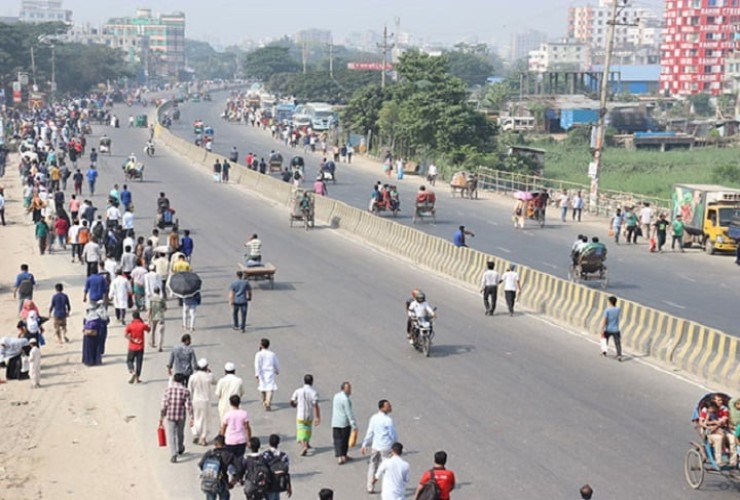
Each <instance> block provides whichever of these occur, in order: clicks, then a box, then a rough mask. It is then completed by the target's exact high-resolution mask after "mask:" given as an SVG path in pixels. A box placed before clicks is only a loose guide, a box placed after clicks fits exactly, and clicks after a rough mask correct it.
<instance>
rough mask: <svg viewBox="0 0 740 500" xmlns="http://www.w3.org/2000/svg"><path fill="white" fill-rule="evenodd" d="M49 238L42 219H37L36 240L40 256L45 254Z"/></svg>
mask: <svg viewBox="0 0 740 500" xmlns="http://www.w3.org/2000/svg"><path fill="white" fill-rule="evenodd" d="M48 237H49V226H47V225H46V222H44V219H39V220H38V222H36V239H37V240H38V242H39V251H40V252H41V255H44V254H45V253H46V246H47V243H48V241H47V239H48Z"/></svg>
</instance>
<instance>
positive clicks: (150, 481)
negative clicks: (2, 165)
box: [0, 155, 167, 499]
mask: <svg viewBox="0 0 740 500" xmlns="http://www.w3.org/2000/svg"><path fill="white" fill-rule="evenodd" d="M16 165H17V156H15V155H11V157H10V158H9V161H8V169H7V171H6V176H5V177H3V178H2V179H0V184H1V185H3V186H4V187H5V196H6V202H7V203H6V219H7V222H8V225H7V226H5V227H2V226H0V255H1V256H2V258H0V328H2V333H0V336H14V335H15V332H16V329H15V324H16V322H17V321H18V317H17V302H16V300H15V299H13V284H14V280H15V276H16V274H17V273H18V272H19V267H20V265H21V264H22V263H26V264H28V265H29V266H30V269H31V272H32V273H33V274H34V275H35V277H36V280H37V282H38V283H39V285H40V286H39V288H38V289H37V291H36V293H34V301H35V302H36V304H37V305H38V307H39V309H40V310H41V312H42V315H46V314H47V313H48V307H49V300H50V298H51V295H52V292H53V286H54V284H55V283H58V282H61V283H63V284H64V286H65V292H67V293H68V295H69V297H70V301H71V302H72V317H71V318H70V321H69V338H70V341H71V342H70V343H69V344H66V345H63V346H59V345H58V344H57V343H56V340H55V339H54V335H53V330H52V329H51V327H50V325H48V324H47V328H46V333H45V337H46V340H47V345H46V346H45V347H43V348H42V352H41V356H42V358H41V388H40V389H32V388H31V385H30V383H29V382H28V381H10V382H8V383H5V384H1V385H0V411H1V412H2V417H1V418H2V422H3V430H4V437H5V439H4V446H3V447H1V448H0V499H17V498H27V499H41V498H48V499H57V498H75V499H88V498H89V499H94V498H95V499H97V498H108V499H119V498H120V499H128V498H137V497H138V498H166V497H167V495H166V493H165V492H164V490H163V489H162V487H161V485H160V484H159V482H158V481H157V477H156V475H155V472H156V470H157V467H156V466H153V464H151V463H149V462H148V460H149V458H148V456H149V455H151V454H150V453H148V452H147V450H150V449H151V448H152V447H153V446H155V445H154V430H152V435H151V439H150V440H148V441H146V443H145V442H144V439H143V437H142V436H141V435H140V433H139V432H137V430H136V428H135V426H134V425H133V421H134V420H135V418H136V416H135V415H127V414H126V412H125V411H124V409H123V408H124V406H125V405H124V399H123V398H124V397H125V395H124V394H123V393H121V392H120V391H119V390H118V389H117V387H120V381H121V373H122V370H124V368H123V367H122V366H121V363H122V362H123V361H124V360H125V348H126V343H125V342H124V341H123V340H122V339H119V338H118V336H119V334H120V332H119V331H118V330H115V331H114V332H113V333H112V335H109V340H108V342H107V345H106V354H105V356H104V358H103V363H104V364H103V366H99V367H94V368H89V367H86V366H84V365H83V364H82V363H81V356H82V354H81V353H82V333H81V332H82V318H83V313H84V303H83V302H82V287H83V284H84V269H83V267H82V266H81V265H79V264H72V263H71V262H70V256H69V253H68V252H62V251H61V250H58V249H57V250H56V251H55V252H54V253H53V254H52V255H45V256H41V255H39V253H38V249H37V245H36V244H35V240H34V236H33V227H32V225H31V223H30V219H29V217H28V216H27V215H26V214H25V213H24V210H23V207H22V200H21V186H20V180H19V175H18V171H17V168H16ZM2 379H3V380H4V379H5V374H4V373H3V376H2Z"/></svg>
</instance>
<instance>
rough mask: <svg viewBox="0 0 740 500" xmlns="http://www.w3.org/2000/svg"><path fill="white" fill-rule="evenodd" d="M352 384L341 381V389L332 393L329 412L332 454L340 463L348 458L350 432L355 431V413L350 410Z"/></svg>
mask: <svg viewBox="0 0 740 500" xmlns="http://www.w3.org/2000/svg"><path fill="white" fill-rule="evenodd" d="M351 394H352V385H351V384H350V383H349V382H343V383H342V387H341V390H340V391H339V392H338V393H336V394H335V395H334V400H333V402H332V409H331V410H332V412H331V427H332V437H333V439H334V456H336V457H337V462H338V463H339V465H342V464H344V463H346V462H347V460H349V457H347V451H348V450H349V438H350V434H351V433H352V432H353V431H354V432H357V422H356V421H355V414H354V412H353V411H352V400H351V399H350V395H351Z"/></svg>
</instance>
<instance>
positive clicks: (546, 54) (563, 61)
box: [528, 40, 591, 73]
mask: <svg viewBox="0 0 740 500" xmlns="http://www.w3.org/2000/svg"><path fill="white" fill-rule="evenodd" d="M590 60H591V55H590V48H589V46H588V45H586V44H583V43H579V42H575V41H573V40H563V41H560V42H548V43H543V44H542V45H540V47H539V49H537V50H533V51H531V52H530V53H529V60H528V67H529V71H531V72H533V73H545V72H548V71H581V70H582V69H584V68H585V67H587V66H588V65H589V64H590Z"/></svg>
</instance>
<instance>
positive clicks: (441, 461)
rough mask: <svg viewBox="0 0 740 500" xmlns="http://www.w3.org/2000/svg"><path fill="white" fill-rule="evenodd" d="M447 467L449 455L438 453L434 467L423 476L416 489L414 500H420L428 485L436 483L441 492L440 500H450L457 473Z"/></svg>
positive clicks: (435, 456)
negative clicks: (432, 482)
mask: <svg viewBox="0 0 740 500" xmlns="http://www.w3.org/2000/svg"><path fill="white" fill-rule="evenodd" d="M445 465H447V453H446V452H444V451H438V452H436V453H435V454H434V467H432V469H431V470H428V471H426V472H425V473H424V474H422V476H421V479H419V486H417V487H416V493H415V494H414V500H418V498H419V495H420V494H421V492H422V491H424V490H425V489H426V488H427V483H430V482H431V481H434V482H435V483H437V488H438V490H439V496H438V497H437V498H438V500H450V493H451V492H452V490H453V489H455V473H454V472H452V471H451V470H448V469H446V468H445Z"/></svg>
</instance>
